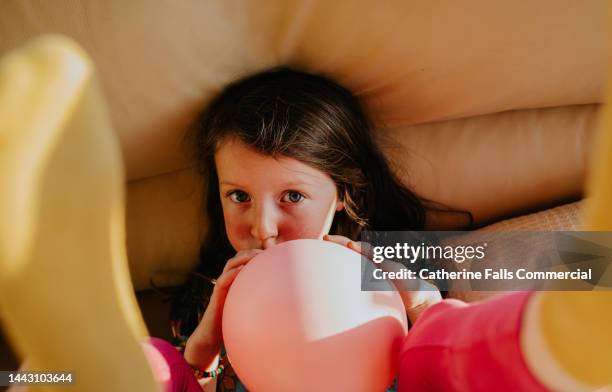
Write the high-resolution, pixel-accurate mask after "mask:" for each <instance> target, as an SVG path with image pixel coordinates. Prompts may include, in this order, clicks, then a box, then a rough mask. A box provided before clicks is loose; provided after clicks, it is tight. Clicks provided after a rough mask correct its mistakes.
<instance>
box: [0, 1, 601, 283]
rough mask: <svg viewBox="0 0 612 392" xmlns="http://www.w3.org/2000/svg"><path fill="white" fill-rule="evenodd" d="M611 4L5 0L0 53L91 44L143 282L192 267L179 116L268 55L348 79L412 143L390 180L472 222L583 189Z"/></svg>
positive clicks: (194, 201) (197, 224)
mask: <svg viewBox="0 0 612 392" xmlns="http://www.w3.org/2000/svg"><path fill="white" fill-rule="evenodd" d="M607 6H608V5H607V2H606V1H604V0H586V1H575V2H569V3H564V4H563V5H560V4H559V3H558V1H556V0H537V1H523V2H518V3H517V2H514V1H501V2H500V1H496V2H491V1H489V0H470V1H468V2H453V1H444V2H437V3H432V2H430V1H427V0H410V1H399V0H397V1H392V2H389V3H386V4H384V5H383V4H380V3H378V2H371V1H366V0H358V1H353V0H341V1H334V2H329V1H325V0H314V1H300V0H269V1H263V2H244V1H238V0H207V1H196V0H186V1H181V2H157V3H155V4H154V5H152V4H151V3H150V2H148V1H145V0H133V1H129V2H126V1H121V0H109V1H104V2H100V1H97V0H80V1H72V0H58V1H53V2H47V1H41V0H7V1H3V2H2V3H1V4H0V52H4V51H5V50H7V49H9V48H14V47H16V46H18V45H20V44H21V43H23V42H24V40H25V39H26V38H29V37H32V36H35V35H38V34H41V33H44V32H60V33H63V34H66V35H68V36H70V37H72V38H74V39H75V40H76V41H77V42H79V43H80V44H81V45H82V46H83V47H84V48H85V50H86V51H87V52H89V54H90V55H91V56H92V58H93V60H94V62H95V64H96V65H97V67H98V69H99V73H100V79H101V81H102V87H103V90H104V93H105V95H106V97H107V99H108V101H109V106H110V112H111V115H112V118H113V122H114V125H115V128H116V131H117V133H118V137H119V139H120V141H121V147H122V151H123V155H124V159H125V165H126V174H127V178H128V179H129V180H130V184H129V186H128V211H127V217H128V222H127V228H128V251H129V257H130V265H131V271H132V273H133V275H134V279H135V282H136V284H137V287H144V286H146V282H147V281H148V278H149V277H150V276H151V274H152V273H154V272H155V271H159V270H164V269H165V270H167V269H168V268H170V269H173V268H178V269H180V270H184V269H186V268H190V267H191V266H193V265H194V263H195V255H196V254H197V243H198V240H199V238H201V233H202V232H203V230H204V229H205V224H204V222H203V221H201V220H199V218H197V216H199V211H200V210H199V207H198V203H199V200H200V196H198V195H197V193H193V192H192V190H193V189H197V187H198V186H199V185H198V184H197V182H196V180H190V178H192V175H191V174H190V173H189V172H183V171H179V172H176V171H177V170H183V169H185V168H187V167H188V166H189V165H190V162H189V161H188V158H187V156H188V154H186V152H187V150H188V147H187V146H186V145H185V144H184V143H183V136H184V132H185V129H186V127H187V126H188V125H189V124H190V123H191V122H192V121H193V119H194V118H195V116H196V114H197V113H198V112H199V111H201V109H202V107H203V106H204V105H205V103H206V102H207V101H208V100H209V99H210V97H211V95H212V94H213V93H214V92H216V91H218V90H219V89H220V88H221V87H222V86H223V85H224V84H225V83H227V82H228V81H229V80H232V79H233V78H235V77H238V76H241V75H245V74H247V73H249V72H253V71H256V70H259V69H263V68H265V67H268V66H271V65H275V64H278V63H283V62H286V63H291V64H294V65H296V66H299V67H303V68H305V69H308V70H312V71H322V72H325V73H328V74H329V75H331V76H333V77H335V78H336V79H337V80H338V81H340V82H341V83H343V84H345V85H346V86H347V87H349V88H351V89H352V90H353V91H355V92H356V93H357V94H358V95H359V96H360V97H361V98H363V100H364V102H365V103H366V105H367V108H368V110H369V111H370V112H371V114H372V116H373V118H374V119H375V121H376V124H377V126H378V128H379V129H380V135H382V136H385V137H386V136H390V137H391V138H393V139H392V140H396V141H397V142H398V144H399V145H401V146H408V147H409V148H410V146H414V147H413V148H411V151H404V150H399V152H397V151H398V150H397V149H396V150H395V152H394V151H392V150H393V148H391V149H387V151H388V152H389V157H390V158H392V160H393V161H395V162H396V165H397V167H398V168H399V170H400V171H401V172H403V173H404V174H403V175H402V179H403V180H404V181H405V182H406V183H407V184H409V185H412V186H414V189H415V190H416V191H417V193H419V194H421V195H422V196H425V197H427V198H430V199H432V200H435V201H437V202H440V203H442V204H445V205H447V206H449V207H451V208H456V209H468V210H470V211H471V212H472V213H473V214H474V217H475V218H476V221H477V222H479V223H481V224H482V223H488V222H492V221H495V220H496V219H499V218H501V217H507V216H511V215H515V214H518V213H523V212H525V211H533V210H536V209H539V208H544V207H548V206H553V205H555V204H558V203H560V202H562V201H565V200H568V199H570V200H571V199H575V198H578V197H580V193H581V188H582V181H583V175H584V165H583V163H584V161H585V156H586V155H587V154H588V153H587V152H588V151H589V150H588V147H589V143H588V141H589V140H590V133H591V131H592V129H593V128H594V125H595V119H596V117H597V108H598V106H597V104H598V103H600V102H601V101H602V94H603V89H604V88H603V87H604V84H605V77H606V62H607V58H608V54H609V53H608V40H607V20H606V15H607ZM575 105H584V106H575ZM549 107H559V108H555V109H542V108H549ZM524 109H527V110H526V111H525V110H524ZM531 109H534V110H531ZM509 110H514V111H513V112H506V113H499V112H504V111H509ZM451 119H464V120H458V121H455V120H451ZM441 121H444V122H441ZM415 124H422V125H418V126H415ZM425 135H427V136H428V137H427V138H424V136H425ZM450 135H452V136H450ZM432 141H435V142H432ZM543 146H545V147H543ZM392 147H394V146H393V145H392ZM483 162H486V164H483ZM476 174H477V176H476ZM184 192H185V193H184ZM187 195H189V196H187ZM439 223H440V225H441V226H442V227H452V225H453V224H456V223H454V222H450V223H447V222H439Z"/></svg>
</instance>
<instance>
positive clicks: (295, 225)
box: [215, 140, 343, 251]
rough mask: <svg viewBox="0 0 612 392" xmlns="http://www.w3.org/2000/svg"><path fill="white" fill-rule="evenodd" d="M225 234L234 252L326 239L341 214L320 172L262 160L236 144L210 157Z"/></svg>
mask: <svg viewBox="0 0 612 392" xmlns="http://www.w3.org/2000/svg"><path fill="white" fill-rule="evenodd" d="M215 164H216V167H217V174H218V177H219V191H220V196H221V205H222V206H223V217H224V219H225V230H226V232H227V237H228V238H229V241H230V243H231V245H232V246H233V247H234V249H235V250H236V251H241V250H245V249H256V248H258V249H266V248H268V247H270V246H272V245H275V244H278V243H281V242H284V241H289V240H294V239H299V238H318V239H321V238H322V237H323V235H325V234H327V233H328V231H329V228H330V226H331V223H332V220H333V217H334V213H335V212H336V211H340V210H341V209H342V208H343V205H342V202H340V201H338V196H337V190H336V185H335V184H334V182H333V181H332V179H331V178H330V177H329V176H328V175H327V174H325V173H323V172H322V171H320V170H318V169H315V168H313V167H311V166H308V165H306V164H304V163H302V162H299V161H297V160H295V159H293V158H287V157H281V158H278V159H275V158H273V157H271V156H267V155H262V154H259V153H257V152H255V151H254V150H252V149H250V148H249V147H247V146H246V145H245V144H243V143H242V142H240V141H238V140H229V141H226V142H223V143H221V145H220V146H219V148H218V149H217V152H216V153H215Z"/></svg>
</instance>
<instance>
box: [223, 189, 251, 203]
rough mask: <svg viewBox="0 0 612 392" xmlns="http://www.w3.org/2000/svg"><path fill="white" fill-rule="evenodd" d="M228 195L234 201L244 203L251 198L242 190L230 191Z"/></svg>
mask: <svg viewBox="0 0 612 392" xmlns="http://www.w3.org/2000/svg"><path fill="white" fill-rule="evenodd" d="M228 196H229V198H230V200H231V201H233V202H234V203H246V202H247V201H250V200H251V198H250V197H249V194H248V193H246V192H243V191H232V192H230V194H229V195H228Z"/></svg>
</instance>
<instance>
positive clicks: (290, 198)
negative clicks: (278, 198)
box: [283, 191, 304, 204]
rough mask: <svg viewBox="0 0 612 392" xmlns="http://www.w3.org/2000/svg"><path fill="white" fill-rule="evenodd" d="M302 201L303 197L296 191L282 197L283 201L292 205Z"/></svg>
mask: <svg viewBox="0 0 612 392" xmlns="http://www.w3.org/2000/svg"><path fill="white" fill-rule="evenodd" d="M303 199H304V195H302V194H301V193H300V192H296V191H289V192H287V193H285V196H283V201H286V202H289V203H294V204H295V203H299V202H301V201H302V200H303Z"/></svg>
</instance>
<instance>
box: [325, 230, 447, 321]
mask: <svg viewBox="0 0 612 392" xmlns="http://www.w3.org/2000/svg"><path fill="white" fill-rule="evenodd" d="M323 240H325V241H330V242H335V243H336V244H339V245H342V246H346V247H347V248H349V249H351V250H354V251H355V252H357V253H359V254H362V255H363V256H365V257H367V258H369V259H370V260H373V252H372V245H370V244H368V243H367V242H361V241H352V240H351V239H349V238H346V237H344V236H341V235H329V234H326V235H324V236H323ZM377 265H378V266H379V267H380V268H381V269H382V270H383V271H386V272H391V271H400V270H401V269H402V268H405V267H404V266H403V265H402V264H401V263H397V262H393V261H389V260H383V262H382V263H380V264H377ZM391 282H392V283H393V285H394V286H395V287H396V289H397V291H398V293H399V295H400V297H401V298H402V302H403V303H404V308H405V309H406V315H407V316H408V318H409V319H410V322H411V323H412V324H413V325H414V323H415V322H416V320H417V319H418V317H419V316H420V315H421V313H423V311H424V310H425V309H427V308H428V307H429V306H430V305H433V304H435V303H437V302H440V301H441V300H442V295H441V294H440V291H439V290H438V289H437V287H436V286H434V285H433V284H431V283H429V282H426V281H424V280H421V279H416V280H406V279H394V280H391Z"/></svg>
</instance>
